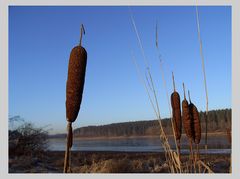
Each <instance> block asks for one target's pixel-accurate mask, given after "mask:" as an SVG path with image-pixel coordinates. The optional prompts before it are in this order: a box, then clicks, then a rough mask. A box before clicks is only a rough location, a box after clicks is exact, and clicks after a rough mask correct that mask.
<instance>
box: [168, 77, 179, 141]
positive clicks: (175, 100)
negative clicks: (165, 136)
mask: <svg viewBox="0 0 240 179" xmlns="http://www.w3.org/2000/svg"><path fill="white" fill-rule="evenodd" d="M172 77H173V86H174V92H173V93H172V94H171V105H172V119H173V127H174V131H175V135H176V139H177V140H180V139H181V134H182V117H181V105H180V103H181V102H180V96H179V94H178V92H176V89H175V82H174V76H173V73H172Z"/></svg>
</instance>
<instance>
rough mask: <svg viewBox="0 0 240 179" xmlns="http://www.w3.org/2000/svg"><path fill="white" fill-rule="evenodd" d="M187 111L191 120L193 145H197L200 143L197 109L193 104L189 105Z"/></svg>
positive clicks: (199, 124)
mask: <svg viewBox="0 0 240 179" xmlns="http://www.w3.org/2000/svg"><path fill="white" fill-rule="evenodd" d="M189 110H190V115H191V120H192V130H193V139H194V142H195V144H199V143H200V141H201V123H200V117H199V112H198V109H197V107H196V106H195V105H194V104H193V103H190V104H189Z"/></svg>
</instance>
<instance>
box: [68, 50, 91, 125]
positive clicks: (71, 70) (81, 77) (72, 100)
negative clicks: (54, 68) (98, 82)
mask: <svg viewBox="0 0 240 179" xmlns="http://www.w3.org/2000/svg"><path fill="white" fill-rule="evenodd" d="M86 65H87V52H86V50H85V49H84V48H83V47H81V46H76V47H74V48H73V49H72V51H71V54H70V59H69V64H68V79H67V89H66V98H67V99H66V116H67V120H68V121H69V122H74V121H75V120H76V118H77V116H78V112H79V109H80V105H81V102H82V93H83V88H84V81H85V72H86Z"/></svg>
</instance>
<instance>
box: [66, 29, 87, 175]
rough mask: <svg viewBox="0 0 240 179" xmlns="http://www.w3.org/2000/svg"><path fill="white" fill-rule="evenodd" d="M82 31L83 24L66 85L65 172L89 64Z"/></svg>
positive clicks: (69, 65) (68, 166) (71, 57)
mask: <svg viewBox="0 0 240 179" xmlns="http://www.w3.org/2000/svg"><path fill="white" fill-rule="evenodd" d="M82 33H84V34H85V30H84V27H83V25H82V26H81V35H80V44H79V45H78V46H76V47H74V48H73V49H72V51H71V54H70V58H69V64H68V78H67V87H66V117H67V121H68V127H67V128H68V129H67V131H68V135H67V146H66V152H65V159H64V170H63V171H64V173H67V171H68V169H70V170H71V168H70V160H69V158H70V154H69V153H70V149H71V147H72V141H73V139H72V137H73V134H72V122H74V121H75V120H76V119H77V116H78V112H79V109H80V105H81V102H82V93H83V87H84V81H85V72H86V65H87V52H86V50H85V49H84V48H83V47H82Z"/></svg>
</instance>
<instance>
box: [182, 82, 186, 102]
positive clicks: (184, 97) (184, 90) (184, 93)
mask: <svg viewBox="0 0 240 179" xmlns="http://www.w3.org/2000/svg"><path fill="white" fill-rule="evenodd" d="M183 93H184V99H186V93H185V86H184V83H183Z"/></svg>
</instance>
